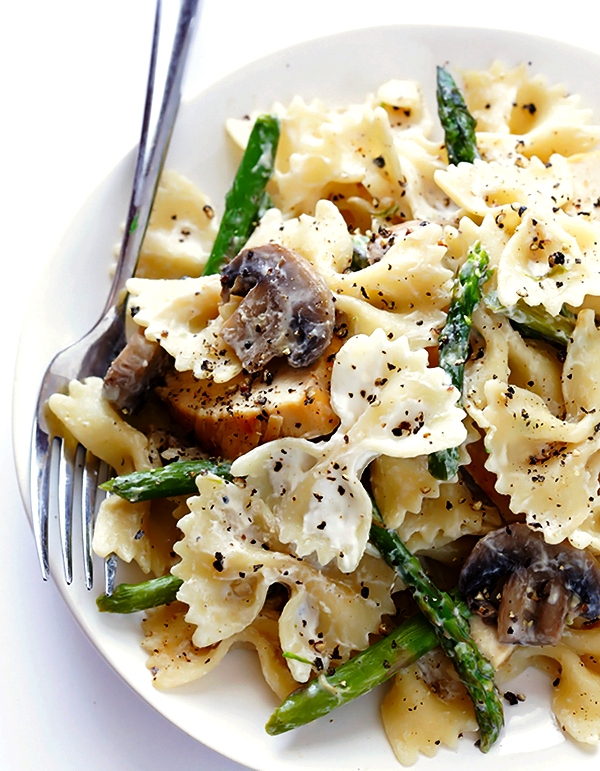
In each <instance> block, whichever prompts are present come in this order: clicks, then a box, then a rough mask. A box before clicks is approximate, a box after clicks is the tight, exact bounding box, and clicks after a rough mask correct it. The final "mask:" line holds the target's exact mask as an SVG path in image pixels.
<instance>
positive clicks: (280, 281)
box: [49, 62, 600, 765]
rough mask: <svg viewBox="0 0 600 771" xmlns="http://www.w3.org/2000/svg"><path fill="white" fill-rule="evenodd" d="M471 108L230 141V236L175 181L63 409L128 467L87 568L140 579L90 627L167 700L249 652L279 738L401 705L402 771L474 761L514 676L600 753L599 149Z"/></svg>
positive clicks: (505, 91) (246, 120) (515, 78)
mask: <svg viewBox="0 0 600 771" xmlns="http://www.w3.org/2000/svg"><path fill="white" fill-rule="evenodd" d="M460 83H461V88H460V89H458V88H457V87H456V84H455V82H454V81H453V79H452V77H451V76H450V74H449V73H448V72H447V71H446V70H444V69H443V68H438V105H437V111H436V110H435V109H434V107H435V106H434V105H430V104H428V103H427V100H426V99H425V98H424V96H423V93H422V90H421V86H420V85H419V83H417V82H414V81H408V80H389V81H388V82H386V83H384V84H382V85H381V86H380V87H379V88H378V89H377V91H376V92H374V93H372V94H369V95H366V96H365V99H364V101H362V102H361V103H356V104H350V105H344V106H341V107H340V106H337V105H336V106H331V105H326V104H324V103H322V102H320V101H318V100H314V101H311V102H306V101H304V100H303V99H302V98H301V97H299V96H298V97H296V98H294V99H293V100H292V101H291V102H290V103H289V104H285V105H284V104H281V103H275V104H273V105H270V106H269V112H268V114H261V113H257V114H253V115H249V116H244V117H243V118H231V119H230V120H229V121H228V122H227V126H226V129H227V131H228V133H229V136H230V137H231V139H232V142H233V143H234V145H235V147H236V151H237V152H238V154H239V156H240V158H241V163H240V167H239V171H238V174H237V176H236V179H235V181H234V182H233V184H232V188H231V191H230V193H229V194H228V196H227V199H226V202H225V210H224V211H223V206H222V204H221V202H218V201H211V200H209V198H208V197H207V196H206V195H205V194H204V193H203V192H201V190H200V189H199V188H198V187H197V186H196V184H195V183H194V182H192V181H191V180H189V179H187V178H185V177H183V176H182V175H180V174H179V173H177V172H176V171H173V170H166V171H164V172H163V175H162V179H161V182H160V185H159V188H158V192H157V196H156V200H155V204H154V209H153V213H152V217H151V220H150V225H149V228H148V232H147V235H146V238H145V241H144V245H143V248H142V253H141V257H140V261H139V264H138V268H137V272H136V276H135V277H134V278H132V279H130V280H129V282H128V284H127V290H128V293H129V303H128V318H127V325H128V342H127V345H126V347H125V349H124V350H123V352H122V353H121V354H119V356H118V357H117V359H116V360H115V361H114V362H113V364H112V366H111V368H110V369H109V371H108V373H107V374H106V377H105V378H104V379H101V378H88V379H87V380H85V381H83V382H76V381H75V382H72V383H71V384H70V387H69V392H68V393H67V394H54V395H53V396H52V397H51V398H50V401H49V408H50V411H51V413H52V419H53V421H54V430H55V431H56V432H58V433H60V434H61V435H63V436H65V437H66V438H67V439H69V440H72V441H74V442H78V443H81V444H83V445H84V446H85V447H86V448H87V449H89V450H90V451H91V452H92V453H94V455H96V456H97V457H98V458H100V459H102V460H103V461H104V462H105V463H106V464H107V465H108V466H109V467H111V468H112V469H113V470H114V475H115V477H116V478H115V479H114V480H112V481H111V482H109V483H107V485H106V487H107V489H108V490H109V491H110V493H109V494H108V495H107V497H106V498H105V499H104V500H103V501H102V504H101V506H100V509H99V512H98V516H97V521H96V524H95V531H94V550H95V552H96V554H97V555H99V556H100V557H108V556H110V555H113V554H114V555H117V557H118V558H119V559H120V560H123V561H125V562H128V563H130V562H132V563H136V564H137V565H138V566H139V568H140V569H141V571H142V572H143V573H144V574H146V577H147V579H148V580H144V581H142V582H140V584H139V586H137V585H136V586H133V585H127V586H124V587H117V589H116V590H115V593H114V596H113V597H112V598H111V597H102V598H99V601H98V603H99V607H100V609H101V610H112V611H116V612H133V611H143V615H142V621H141V626H142V635H141V644H142V646H143V648H144V650H145V651H146V652H147V655H148V661H147V666H148V669H149V673H150V674H149V676H151V677H152V678H153V681H154V684H155V685H156V687H157V688H160V689H170V688H175V687H177V686H180V685H182V684H184V683H188V682H190V681H192V680H196V679H198V678H200V677H202V676H203V675H204V674H206V673H207V672H209V671H211V670H212V669H213V668H215V667H217V666H218V665H219V663H220V662H221V661H222V659H223V658H224V657H225V656H226V654H227V652H228V651H229V650H230V649H231V648H232V646H236V645H245V646H250V647H252V648H253V649H255V650H256V652H257V654H258V657H259V660H260V666H261V669H262V673H263V675H264V678H265V680H266V682H267V684H268V685H269V686H270V688H271V689H272V690H273V692H274V694H275V695H276V697H277V698H278V699H279V701H280V702H281V705H280V707H279V708H278V709H277V710H275V712H274V714H273V715H272V716H271V717H270V718H269V716H268V715H265V721H266V720H267V719H269V720H268V723H267V730H268V731H269V733H273V734H276V733H281V732H283V731H287V730H290V729H292V728H295V727H296V726H297V725H301V724H303V723H305V722H309V721H310V720H313V719H315V718H317V717H320V716H322V715H324V714H328V713H329V712H330V711H331V709H333V708H334V707H336V706H338V705H339V704H343V703H345V702H347V701H348V700H350V699H352V698H355V697H356V696H359V695H361V694H362V693H365V692H366V691H367V690H370V689H371V688H372V687H375V686H376V685H379V684H381V683H384V682H387V683H388V685H387V686H386V687H387V691H386V692H385V696H384V698H383V702H382V707H381V718H382V724H383V728H384V730H385V733H386V735H387V737H388V739H389V742H390V745H391V747H392V749H393V751H394V753H395V755H396V757H397V758H398V760H399V761H400V763H402V764H404V765H410V764H412V763H414V762H415V761H416V760H417V758H418V757H419V754H424V755H427V756H433V755H435V754H436V752H437V751H438V748H439V747H441V746H445V747H451V748H453V747H456V746H457V745H458V743H459V742H458V740H459V738H460V737H463V736H471V737H473V738H474V739H476V740H477V741H478V742H479V745H480V748H481V749H482V750H483V751H484V752H486V751H487V750H488V749H489V748H490V747H491V746H492V744H493V742H494V741H495V740H496V738H497V736H498V735H499V732H500V731H501V729H502V723H503V717H502V714H503V709H510V708H511V705H515V704H516V703H517V702H518V701H519V700H520V699H522V698H523V696H522V695H521V694H513V693H512V692H511V691H510V690H509V687H508V686H507V685H506V684H507V683H509V682H510V681H511V680H512V679H513V678H514V677H515V676H516V675H517V674H519V673H520V672H522V671H524V670H525V669H526V668H527V667H530V666H534V667H537V668H539V669H541V670H542V671H543V672H545V673H547V674H548V676H549V677H550V680H551V682H552V686H553V688H552V704H551V707H552V710H553V712H554V715H555V716H556V720H557V722H558V724H559V725H560V727H561V729H562V731H564V732H565V734H567V735H569V736H570V737H572V739H573V740H575V741H577V742H583V743H585V744H591V745H595V744H597V743H598V741H599V738H600V663H599V662H600V629H599V628H598V620H599V618H600V565H599V563H598V561H597V555H598V554H600V483H599V482H600V417H599V416H600V369H599V365H598V362H599V361H600V331H599V330H598V328H597V326H596V313H598V312H600V245H599V242H600V150H598V149H596V148H597V146H598V143H599V141H600V125H595V124H594V123H593V122H592V114H591V111H590V110H588V109H586V108H585V107H584V106H582V105H581V104H580V100H579V98H578V97H577V96H574V95H568V94H567V93H566V92H565V90H564V88H563V87H562V86H560V85H557V84H549V83H547V82H546V80H545V79H544V77H543V76H542V75H539V74H533V73H532V72H531V71H530V68H528V66H527V65H521V66H518V67H516V68H514V69H508V68H506V67H505V66H504V65H503V64H502V63H500V62H495V63H493V64H492V65H491V66H490V68H489V69H487V70H484V71H466V72H462V73H460ZM596 348H598V352H596ZM120 603H121V604H120ZM128 603H129V604H128ZM276 706H277V702H274V709H275V707H276ZM463 741H464V740H463Z"/></svg>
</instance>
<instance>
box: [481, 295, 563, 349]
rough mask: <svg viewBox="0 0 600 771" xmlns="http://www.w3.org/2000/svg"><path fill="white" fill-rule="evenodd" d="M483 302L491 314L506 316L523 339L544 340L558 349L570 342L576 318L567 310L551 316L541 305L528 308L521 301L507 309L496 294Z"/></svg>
mask: <svg viewBox="0 0 600 771" xmlns="http://www.w3.org/2000/svg"><path fill="white" fill-rule="evenodd" d="M483 301H484V303H485V304H486V307H488V308H489V309H490V310H491V311H492V312H493V313H498V314H500V315H501V316H506V317H507V318H508V319H509V321H510V323H511V325H512V326H513V327H514V328H515V329H516V330H517V331H518V332H520V333H521V334H522V335H523V337H531V338H534V339H536V340H544V341H545V342H546V343H550V344H551V345H554V346H557V347H559V348H566V347H567V346H568V345H569V343H570V342H571V337H572V336H573V330H574V329H575V321H576V318H575V316H574V315H573V314H572V313H571V312H570V311H569V310H568V309H567V308H563V310H562V311H561V312H560V314H559V315H558V316H552V314H550V313H548V311H547V310H546V309H545V308H544V306H543V305H534V306H530V305H527V303H525V302H523V300H518V301H517V302H516V303H515V304H514V305H510V306H508V307H507V306H505V305H502V303H501V302H500V301H499V300H498V295H497V294H496V292H488V294H486V296H485V297H484V298H483Z"/></svg>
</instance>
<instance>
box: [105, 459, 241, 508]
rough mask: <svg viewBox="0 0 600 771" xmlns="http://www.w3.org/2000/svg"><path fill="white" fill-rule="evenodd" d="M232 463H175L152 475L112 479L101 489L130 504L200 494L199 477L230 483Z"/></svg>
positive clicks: (196, 461)
mask: <svg viewBox="0 0 600 771" xmlns="http://www.w3.org/2000/svg"><path fill="white" fill-rule="evenodd" d="M230 471H231V462H230V461H227V460H189V461H181V460H180V461H176V462H175V463H170V464H169V465H168V466H164V467H163V468H157V469H152V470H151V471H134V472H133V473H132V474H125V475H123V476H120V477H113V478H112V479H109V480H107V481H106V482H105V483H104V484H102V485H100V487H101V488H102V489H103V490H108V492H110V493H115V494H116V495H119V496H120V497H121V498H125V499H126V500H128V501H130V502H131V503H137V502H138V501H149V500H151V499H153V498H167V497H169V496H174V495H187V494H188V493H195V492H197V487H196V477H197V476H198V475H199V474H205V473H207V472H210V473H211V474H216V475H217V476H220V477H223V479H227V480H231V479H232V478H233V477H232V476H231V473H230Z"/></svg>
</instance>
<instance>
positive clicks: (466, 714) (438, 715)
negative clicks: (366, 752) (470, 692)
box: [381, 664, 477, 766]
mask: <svg viewBox="0 0 600 771" xmlns="http://www.w3.org/2000/svg"><path fill="white" fill-rule="evenodd" d="M381 717H382V720H383V726H384V728H385V732H386V735H387V737H388V741H389V742H390V745H391V747H392V750H393V751H394V754H395V755H396V757H397V759H398V761H399V762H400V763H402V765H403V766H412V765H413V764H414V763H416V761H417V760H418V758H419V755H420V754H423V755H425V756H427V757H430V758H432V757H434V756H435V755H436V754H437V752H438V750H439V748H440V746H441V745H444V746H445V747H449V748H452V749H453V748H455V747H456V746H457V745H458V740H459V738H460V737H461V736H462V735H463V733H465V732H466V731H476V730H477V722H476V721H475V713H474V711H473V704H472V702H471V700H470V699H469V697H468V696H467V694H466V691H465V692H464V693H460V694H457V695H454V696H453V697H452V698H445V699H444V698H442V697H441V696H440V695H438V694H437V693H435V692H434V691H433V690H432V689H431V688H430V687H429V685H428V684H427V683H426V682H425V681H424V679H423V677H422V676H421V672H420V669H419V665H418V664H413V665H412V666H410V667H406V668H405V669H404V670H403V671H402V672H401V673H399V674H397V675H396V676H395V678H394V682H393V684H392V687H391V689H390V690H389V691H388V693H387V694H386V696H385V698H384V700H383V703H382V705H381Z"/></svg>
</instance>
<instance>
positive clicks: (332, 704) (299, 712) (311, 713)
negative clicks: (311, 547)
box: [265, 614, 437, 736]
mask: <svg viewBox="0 0 600 771" xmlns="http://www.w3.org/2000/svg"><path fill="white" fill-rule="evenodd" d="M436 645H437V637H436V635H435V632H434V631H433V628H432V626H431V624H430V623H429V622H428V621H426V620H425V619H424V618H423V616H422V615H420V614H419V615H417V616H414V617H413V618H411V619H409V620H408V621H405V622H404V623H403V624H401V625H400V626H399V627H397V628H396V629H394V631H393V632H390V634H389V635H388V636H387V637H384V638H383V639H382V640H379V641H378V642H376V643H375V644H374V645H371V646H370V647H369V648H366V649H365V650H364V651H362V652H361V653H358V654H357V655H356V656H354V658H352V659H350V660H349V661H347V662H346V663H345V664H341V665H340V666H339V667H338V668H337V669H336V670H335V672H334V673H333V674H331V675H324V674H321V675H320V676H319V677H317V678H315V679H314V680H311V681H310V682H308V683H307V684H306V685H303V686H301V687H300V688H298V689H296V690H295V691H294V692H293V693H291V694H290V695H289V696H288V697H287V698H286V699H285V700H284V701H283V702H282V704H280V705H279V707H277V709H276V710H275V712H273V714H272V715H271V717H270V718H269V721H268V722H267V725H266V726H265V727H266V731H267V733H268V734H271V736H275V735H277V734H282V733H285V732H286V731H291V730H292V729H293V728H298V727H299V726H301V725H305V724H306V723H310V722H312V721H313V720H316V719H317V718H319V717H322V716H323V715H327V714H328V713H329V712H331V710H333V709H335V708H336V707H339V706H341V705H342V704H347V703H348V702H349V701H352V699H356V698H357V696H362V694H363V693H367V692H368V691H370V690H372V689H373V688H376V687H377V686H378V685H380V684H381V683H384V682H385V681H386V680H389V678H390V677H392V676H393V675H395V674H396V672H398V671H399V670H400V669H402V668H403V667H406V666H408V665H409V664H412V663H413V662H414V661H417V659H419V658H421V656H423V655H425V653H427V652H428V651H430V650H431V649H432V648H435V646H436Z"/></svg>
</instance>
